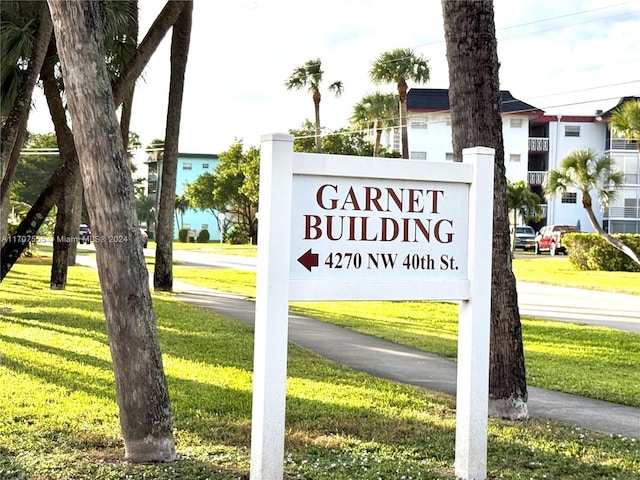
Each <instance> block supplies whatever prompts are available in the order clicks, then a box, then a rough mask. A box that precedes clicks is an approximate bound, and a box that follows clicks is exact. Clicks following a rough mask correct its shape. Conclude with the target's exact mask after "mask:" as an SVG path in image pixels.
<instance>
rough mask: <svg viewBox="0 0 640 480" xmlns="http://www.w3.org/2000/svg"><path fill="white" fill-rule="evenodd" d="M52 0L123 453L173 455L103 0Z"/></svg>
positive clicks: (153, 457)
mask: <svg viewBox="0 0 640 480" xmlns="http://www.w3.org/2000/svg"><path fill="white" fill-rule="evenodd" d="M48 3H49V7H50V9H51V16H52V19H53V25H54V30H55V35H56V42H57V44H58V54H59V56H60V61H61V66H62V71H63V74H64V79H65V85H66V93H67V98H68V102H69V103H68V104H69V113H70V115H71V119H72V122H73V127H74V139H75V143H76V147H77V149H78V154H79V160H80V170H81V172H82V178H83V183H84V185H85V189H86V201H87V209H88V211H89V216H90V218H91V221H92V225H93V232H92V234H93V235H94V242H95V246H96V257H97V263H98V273H99V275H100V285H101V289H102V302H103V309H104V312H105V317H106V321H107V334H108V338H109V347H110V349H111V358H112V361H113V370H114V375H115V383H116V396H117V399H118V407H119V410H120V425H121V428H122V435H123V438H124V443H125V456H126V458H127V459H129V460H131V461H133V462H151V461H172V460H174V459H175V449H174V439H173V432H172V420H171V409H170V405H169V393H168V389H167V382H166V378H165V375H164V371H163V367H162V356H161V354H160V348H159V345H158V338H157V332H156V322H155V316H154V313H153V308H152V304H151V295H150V292H149V279H148V273H147V269H146V266H145V261H144V253H143V250H142V240H141V238H140V231H139V230H138V225H137V221H136V213H135V198H134V194H133V181H132V179H131V170H130V169H129V166H128V164H127V157H126V153H125V149H124V144H123V141H122V137H121V135H120V126H119V124H118V119H117V114H116V107H115V104H114V100H113V95H112V90H111V88H110V84H109V77H108V73H107V69H106V65H105V62H104V50H103V48H102V45H103V39H102V32H101V25H100V15H99V12H98V2H97V1H88V2H68V1H65V0H48ZM77 45H82V48H81V49H78V48H77Z"/></svg>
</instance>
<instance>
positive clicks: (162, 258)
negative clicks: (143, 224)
mask: <svg viewBox="0 0 640 480" xmlns="http://www.w3.org/2000/svg"><path fill="white" fill-rule="evenodd" d="M192 10H193V1H192V0H187V1H185V2H184V8H183V9H182V13H180V16H179V17H178V20H177V21H176V24H175V25H174V26H173V36H172V39H171V80H170V82H169V103H168V106H167V127H166V132H165V139H164V160H163V165H162V183H161V185H162V188H161V189H160V205H159V208H158V221H157V223H156V234H157V236H156V264H155V269H154V272H153V286H154V288H155V289H156V290H160V291H165V292H170V291H171V290H172V288H173V213H174V210H175V205H176V176H177V168H178V139H179V137H180V118H181V114H182V94H183V90H184V74H185V70H186V68H187V56H188V54H189V40H190V38H191V14H192Z"/></svg>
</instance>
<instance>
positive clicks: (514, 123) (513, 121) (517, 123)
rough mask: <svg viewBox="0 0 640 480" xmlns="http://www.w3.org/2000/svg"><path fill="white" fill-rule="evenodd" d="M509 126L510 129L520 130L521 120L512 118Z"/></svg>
mask: <svg viewBox="0 0 640 480" xmlns="http://www.w3.org/2000/svg"><path fill="white" fill-rule="evenodd" d="M509 126H510V127H511V128H522V119H521V118H512V119H510V120H509Z"/></svg>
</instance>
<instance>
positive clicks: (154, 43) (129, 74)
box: [0, 1, 184, 282]
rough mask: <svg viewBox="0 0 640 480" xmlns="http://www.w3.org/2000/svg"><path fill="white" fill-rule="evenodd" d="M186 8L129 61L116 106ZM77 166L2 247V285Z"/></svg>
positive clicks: (161, 22)
mask: <svg viewBox="0 0 640 480" xmlns="http://www.w3.org/2000/svg"><path fill="white" fill-rule="evenodd" d="M183 6H184V2H181V1H180V2H179V1H168V2H167V4H166V5H165V7H164V8H163V9H162V11H161V12H160V14H159V15H158V17H157V18H156V20H155V21H154V22H153V25H152V26H151V28H150V29H149V31H148V32H147V35H146V36H145V38H144V40H143V41H142V43H141V44H140V46H139V47H138V49H137V50H136V54H135V55H134V56H133V58H132V59H131V61H129V63H128V64H127V66H126V67H125V69H124V71H123V73H122V75H121V76H120V77H118V79H116V81H115V82H114V83H113V97H114V100H115V103H116V104H117V105H118V104H119V103H122V101H123V99H124V97H125V96H126V92H127V91H128V90H127V89H130V88H131V86H132V85H133V83H134V82H135V81H136V79H137V78H138V76H139V75H140V74H141V72H142V71H143V70H144V67H145V66H146V65H147V63H148V62H149V60H150V59H151V56H152V55H153V53H154V52H155V51H156V49H157V48H158V45H160V42H161V41H162V39H163V38H164V36H165V35H166V33H167V31H168V30H169V28H170V27H171V26H172V25H173V24H174V23H175V21H176V19H177V18H178V15H179V14H180V11H181V10H182V7H183ZM45 47H46V46H45ZM45 51H46V49H45ZM25 125H26V121H25ZM3 138H4V133H3ZM21 143H22V142H20V144H21ZM69 161H70V162H72V161H73V159H69ZM75 162H76V163H75V165H74V164H73V163H67V164H65V163H64V162H61V164H60V166H59V167H58V168H57V169H56V171H55V172H54V173H53V174H52V175H51V178H50V179H49V182H48V183H47V186H46V187H45V188H44V189H43V190H42V192H41V193H40V195H39V197H38V199H37V200H36V202H35V203H34V204H33V205H32V207H31V210H30V211H29V212H28V213H27V216H26V217H25V218H24V219H23V220H22V222H20V225H18V228H17V229H16V232H15V235H14V236H12V237H11V238H10V241H9V242H7V243H5V244H4V245H3V246H2V251H1V252H0V262H1V263H0V282H1V281H2V280H4V277H5V276H6V275H7V273H8V272H9V270H11V267H12V266H13V265H14V264H15V262H16V260H17V259H18V258H19V257H20V255H21V254H22V252H23V251H24V249H25V248H27V246H28V245H29V239H30V238H33V236H35V234H36V232H37V231H38V229H39V228H40V226H41V225H42V222H43V221H44V220H45V218H47V215H48V214H49V211H51V208H52V207H53V205H55V204H56V203H57V202H58V200H59V198H60V196H61V194H62V190H63V189H64V185H65V177H67V176H69V175H73V172H74V168H77V158H76V159H75ZM5 180H6V179H5V178H3V186H4V181H5ZM3 188H4V187H3Z"/></svg>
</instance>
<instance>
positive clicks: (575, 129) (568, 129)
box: [564, 125, 580, 137]
mask: <svg viewBox="0 0 640 480" xmlns="http://www.w3.org/2000/svg"><path fill="white" fill-rule="evenodd" d="M564 136H565V137H579V136H580V125H565V127H564Z"/></svg>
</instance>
